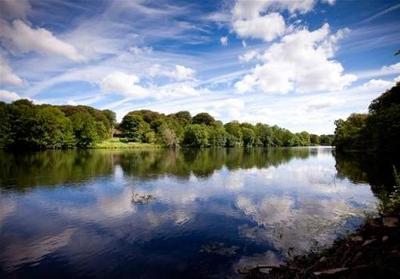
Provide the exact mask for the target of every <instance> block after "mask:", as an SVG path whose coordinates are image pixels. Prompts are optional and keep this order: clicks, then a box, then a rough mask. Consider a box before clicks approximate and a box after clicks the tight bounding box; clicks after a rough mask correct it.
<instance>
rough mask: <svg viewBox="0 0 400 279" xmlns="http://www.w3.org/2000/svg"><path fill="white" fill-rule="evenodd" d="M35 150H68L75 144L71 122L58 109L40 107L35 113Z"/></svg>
mask: <svg viewBox="0 0 400 279" xmlns="http://www.w3.org/2000/svg"><path fill="white" fill-rule="evenodd" d="M36 125H37V126H36V127H35V130H36V133H37V134H36V137H35V138H36V140H35V145H36V148H39V149H45V148H52V149H57V148H69V147H73V146H74V144H75V139H74V134H73V130H72V123H71V121H70V120H69V119H68V118H67V117H65V115H64V113H62V112H61V110H60V109H58V108H56V107H52V106H42V107H39V108H38V109H37V112H36Z"/></svg>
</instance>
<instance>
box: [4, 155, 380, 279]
mask: <svg viewBox="0 0 400 279" xmlns="http://www.w3.org/2000/svg"><path fill="white" fill-rule="evenodd" d="M358 163H359V161H357V159H354V158H350V159H349V158H341V157H339V156H336V157H335V156H334V152H333V150H332V149H331V148H292V149H283V148H281V149H269V150H265V149H249V150H246V149H215V150H213V149H206V150H180V151H173V150H162V149H161V150H91V151H47V152H39V153H30V154H11V153H5V152H2V153H0V191H1V192H0V276H2V277H15V276H19V277H26V278H70V277H74V278H77V277H99V278H101V277H110V276H116V277H115V278H231V277H236V276H237V274H236V270H237V268H243V267H246V266H252V265H255V264H257V263H263V264H276V263H279V262H281V261H282V260H283V259H285V258H286V257H288V256H291V255H294V254H298V253H302V252H304V251H306V250H308V249H310V248H313V247H318V246H321V245H328V244H329V243H331V242H332V241H333V240H334V239H335V238H336V237H337V236H339V235H341V234H343V233H346V232H347V231H349V230H354V229H355V228H356V227H357V226H359V225H360V224H361V223H362V221H363V218H364V216H365V212H369V213H371V212H372V213H373V212H375V211H376V198H375V196H374V194H373V192H372V190H371V187H370V185H369V184H368V183H367V181H369V180H368V179H367V178H366V177H365V176H368V173H365V171H363V170H360V168H359V166H358V165H357V164H358Z"/></svg>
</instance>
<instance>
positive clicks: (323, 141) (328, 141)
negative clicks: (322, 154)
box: [319, 135, 335, 146]
mask: <svg viewBox="0 0 400 279" xmlns="http://www.w3.org/2000/svg"><path fill="white" fill-rule="evenodd" d="M334 138H335V136H334V135H320V136H319V144H320V145H328V146H331V145H333V140H334Z"/></svg>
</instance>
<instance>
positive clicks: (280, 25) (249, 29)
mask: <svg viewBox="0 0 400 279" xmlns="http://www.w3.org/2000/svg"><path fill="white" fill-rule="evenodd" d="M232 25H233V29H234V30H235V32H236V33H237V34H238V35H239V37H241V38H253V39H262V40H264V41H266V42H269V41H272V40H274V39H275V38H277V37H278V36H281V35H283V33H284V32H285V28H286V26H285V20H284V19H283V17H282V16H281V15H280V14H278V13H270V14H266V15H263V16H261V15H257V16H255V17H252V18H248V19H246V18H237V19H234V21H233V24H232Z"/></svg>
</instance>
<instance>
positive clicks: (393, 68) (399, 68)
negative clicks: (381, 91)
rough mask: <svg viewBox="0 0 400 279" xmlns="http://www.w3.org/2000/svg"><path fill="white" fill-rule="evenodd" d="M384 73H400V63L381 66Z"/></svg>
mask: <svg viewBox="0 0 400 279" xmlns="http://www.w3.org/2000/svg"><path fill="white" fill-rule="evenodd" d="M381 72H382V74H385V75H388V74H389V75H391V74H398V73H400V63H396V64H392V65H390V66H383V67H382V68H381Z"/></svg>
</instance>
